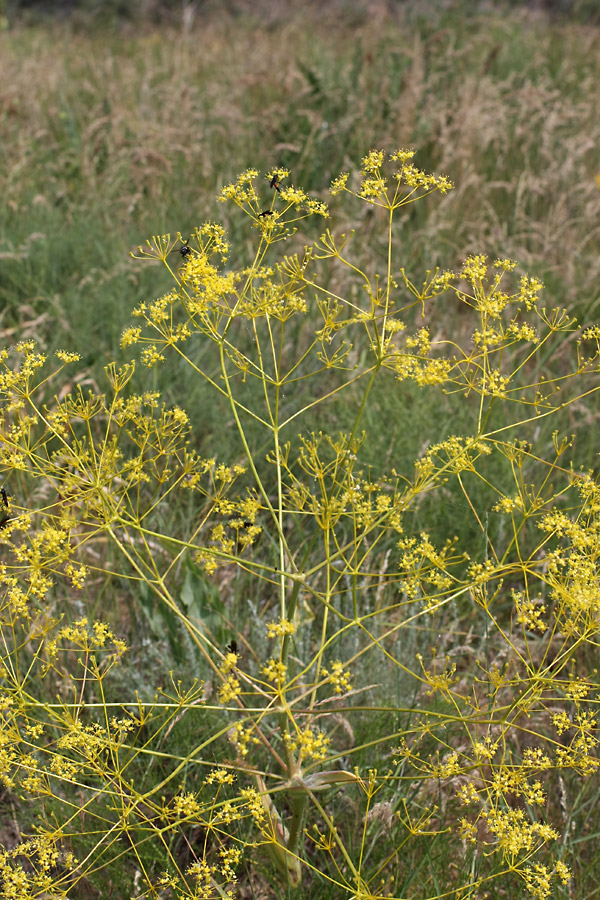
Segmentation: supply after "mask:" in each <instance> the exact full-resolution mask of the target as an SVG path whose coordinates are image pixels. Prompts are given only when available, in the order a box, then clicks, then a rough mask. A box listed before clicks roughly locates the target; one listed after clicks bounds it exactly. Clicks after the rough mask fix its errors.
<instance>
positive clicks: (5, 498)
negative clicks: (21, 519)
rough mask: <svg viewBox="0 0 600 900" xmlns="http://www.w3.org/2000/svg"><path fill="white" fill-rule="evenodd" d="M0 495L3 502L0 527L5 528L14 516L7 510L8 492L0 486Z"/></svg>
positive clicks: (8, 505) (8, 507)
mask: <svg viewBox="0 0 600 900" xmlns="http://www.w3.org/2000/svg"><path fill="white" fill-rule="evenodd" d="M0 496H1V497H2V503H3V504H4V511H3V514H1V515H0V529H1V528H6V526H7V525H8V523H9V522H10V521H11V520H12V519H14V518H15V517H14V516H11V515H9V514H8V510H9V509H10V504H9V502H8V494H7V493H6V491H5V489H4V488H0Z"/></svg>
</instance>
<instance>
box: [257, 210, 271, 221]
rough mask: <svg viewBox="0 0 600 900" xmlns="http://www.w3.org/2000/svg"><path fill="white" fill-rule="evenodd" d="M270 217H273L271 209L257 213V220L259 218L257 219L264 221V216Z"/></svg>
mask: <svg viewBox="0 0 600 900" xmlns="http://www.w3.org/2000/svg"><path fill="white" fill-rule="evenodd" d="M272 215H273V210H272V209H265V211H264V212H261V213H259V216H258V218H259V219H264V218H265V216H272Z"/></svg>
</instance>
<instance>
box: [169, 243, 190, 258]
mask: <svg viewBox="0 0 600 900" xmlns="http://www.w3.org/2000/svg"><path fill="white" fill-rule="evenodd" d="M176 250H178V251H179V253H181V256H182V258H183V259H184V260H185V259H187V258H188V256H189V255H190V254H191V252H192V248H191V247H190V245H189V244H188V242H187V241H186V242H185V244H184V245H183V246H182V247H173V249H172V250H170V251H169V252H170V253H175V251H176Z"/></svg>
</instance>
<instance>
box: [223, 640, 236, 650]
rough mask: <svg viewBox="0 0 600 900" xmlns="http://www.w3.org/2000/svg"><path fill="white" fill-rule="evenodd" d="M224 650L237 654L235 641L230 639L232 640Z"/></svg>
mask: <svg viewBox="0 0 600 900" xmlns="http://www.w3.org/2000/svg"><path fill="white" fill-rule="evenodd" d="M225 649H226V650H227V652H228V653H237V652H238V645H237V641H236V640H233V639H232V640H231V641H230V642H229V643H228V644H227V646H226V647H225Z"/></svg>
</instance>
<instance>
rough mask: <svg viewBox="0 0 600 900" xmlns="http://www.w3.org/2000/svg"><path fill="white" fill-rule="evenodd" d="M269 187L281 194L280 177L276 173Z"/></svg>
mask: <svg viewBox="0 0 600 900" xmlns="http://www.w3.org/2000/svg"><path fill="white" fill-rule="evenodd" d="M269 187H272V188H275V190H276V191H279V193H281V188H280V187H279V175H278V174H277V173H275V175H273V177H272V178H271V180H270V182H269Z"/></svg>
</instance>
